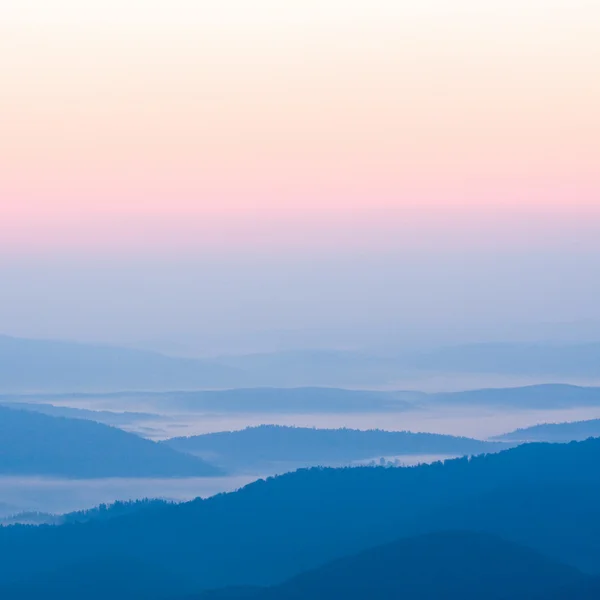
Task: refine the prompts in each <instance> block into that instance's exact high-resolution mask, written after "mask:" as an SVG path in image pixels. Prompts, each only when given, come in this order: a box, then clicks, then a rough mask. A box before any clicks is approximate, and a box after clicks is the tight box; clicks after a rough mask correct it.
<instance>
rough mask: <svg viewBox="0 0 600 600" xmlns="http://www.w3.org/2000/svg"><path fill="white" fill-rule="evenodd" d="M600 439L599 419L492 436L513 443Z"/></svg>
mask: <svg viewBox="0 0 600 600" xmlns="http://www.w3.org/2000/svg"><path fill="white" fill-rule="evenodd" d="M591 437H600V419H590V420H588V421H573V422H569V423H541V424H540V425H533V426H532V427H525V428H522V429H516V430H515V431H511V432H509V433H504V434H502V435H497V436H494V438H492V439H494V440H498V441H515V442H574V441H575V442H578V441H583V440H587V439H588V438H591Z"/></svg>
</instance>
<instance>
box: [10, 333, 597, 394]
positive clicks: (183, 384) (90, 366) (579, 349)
mask: <svg viewBox="0 0 600 600" xmlns="http://www.w3.org/2000/svg"><path fill="white" fill-rule="evenodd" d="M431 373H440V374H446V375H447V374H452V373H454V374H464V373H467V374H468V373H472V374H476V373H479V374H501V375H513V376H519V377H523V376H531V377H538V378H539V377H543V378H546V379H548V378H550V379H553V380H557V379H558V380H560V379H562V378H582V379H585V380H595V379H598V380H599V381H600V342H598V343H585V344H551V343H546V344H542V343H539V344H520V343H515V344H508V343H504V344H489V343H488V344H471V345H463V346H454V347H442V348H438V349H435V350H431V351H428V352H421V351H415V352H407V351H405V352H402V353H397V354H393V353H392V354H390V355H375V354H371V353H368V352H358V351H349V350H296V351H287V352H273V353H270V354H269V353H266V354H248V355H240V356H218V357H213V358H210V359H198V358H185V357H180V356H170V355H165V354H160V353H157V352H154V351H150V350H142V349H134V348H130V347H118V346H108V345H95V344H89V343H87V344H86V343H76V342H66V341H50V340H33V339H23V338H14V337H9V336H0V392H5V393H6V392H51V391H62V392H65V391H92V390H93V391H120V390H126V389H140V390H173V389H180V390H181V389H187V390H193V389H223V388H234V387H235V388H239V387H246V388H248V387H255V386H262V387H266V386H271V387H315V386H336V387H361V388H364V387H369V386H372V387H376V386H383V385H385V386H387V387H389V386H391V385H397V384H398V382H400V381H403V380H404V381H407V380H408V381H410V380H411V378H413V377H414V376H415V375H420V376H429V375H430V374H431ZM407 378H408V379H407Z"/></svg>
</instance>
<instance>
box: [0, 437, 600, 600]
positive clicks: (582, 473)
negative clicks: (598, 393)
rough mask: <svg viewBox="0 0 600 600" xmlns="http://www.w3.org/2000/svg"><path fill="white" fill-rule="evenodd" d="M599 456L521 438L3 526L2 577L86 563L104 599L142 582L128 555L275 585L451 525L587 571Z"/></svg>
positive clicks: (597, 548) (592, 445)
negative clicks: (99, 513)
mask: <svg viewBox="0 0 600 600" xmlns="http://www.w3.org/2000/svg"><path fill="white" fill-rule="evenodd" d="M599 461H600V439H590V440H587V441H584V442H573V443H570V444H525V445H522V446H519V447H517V448H513V449H510V450H506V451H503V452H499V453H497V454H487V455H482V456H478V457H472V458H462V459H456V460H450V461H446V462H444V463H435V464H432V465H422V466H418V467H412V468H372V467H362V468H346V469H331V468H320V469H304V470H299V471H296V472H294V473H290V474H286V475H283V476H279V477H274V478H270V479H268V480H265V481H262V480H261V481H257V482H255V483H253V484H250V485H248V486H246V487H244V488H243V489H241V490H239V491H237V492H234V493H228V494H220V495H217V496H214V497H212V498H209V499H206V500H200V499H198V500H195V501H193V502H189V503H183V504H177V505H165V506H159V507H157V508H156V509H153V510H151V511H139V512H133V513H131V514H127V515H123V516H121V517H119V518H115V519H109V520H105V521H102V522H99V521H94V520H91V521H88V522H86V523H77V524H73V525H61V526H58V527H43V526H42V527H26V526H12V527H6V528H1V529H0V588H1V586H4V588H1V589H7V586H8V587H10V588H11V590H13V591H14V590H21V592H22V593H23V595H22V596H21V598H26V597H27V596H26V594H25V592H26V591H27V586H28V585H30V583H28V582H36V581H45V580H46V579H44V578H45V577H46V575H44V574H55V575H53V577H57V578H58V579H56V578H55V579H53V583H52V586H58V589H59V588H60V586H61V585H62V586H63V587H69V586H70V585H71V584H72V582H73V581H74V580H75V581H76V580H77V579H78V577H77V573H87V574H86V580H88V581H89V580H90V577H91V575H89V573H90V570H92V571H93V568H94V565H95V566H96V569H97V570H102V574H103V575H102V576H103V577H105V579H106V580H107V581H115V579H118V581H120V582H121V584H119V585H117V586H115V587H114V589H112V591H111V597H112V598H115V599H117V598H119V599H120V598H123V599H125V598H132V597H135V594H134V592H133V591H132V590H134V589H136V585H137V586H138V588H139V587H145V585H146V584H145V582H144V581H138V579H137V578H138V577H139V572H140V571H139V569H138V570H136V569H134V568H132V570H131V573H129V572H128V571H127V569H126V568H125V569H124V568H123V567H122V565H123V564H125V565H127V564H128V562H129V561H131V562H132V563H133V564H135V565H147V566H148V568H151V569H152V574H153V576H154V575H155V574H158V573H166V574H175V577H176V579H177V580H178V581H180V582H182V585H183V586H184V588H185V589H180V592H181V593H180V592H178V594H179V595H182V594H183V595H185V594H187V593H188V591H187V590H189V588H192V587H193V588H194V589H195V590H197V592H196V593H200V592H202V591H203V590H210V589H217V588H227V587H230V588H231V587H236V586H250V587H253V586H259V587H260V586H267V587H269V586H278V585H280V584H283V583H284V582H285V581H287V580H291V579H292V578H295V577H296V576H299V575H300V574H302V573H306V572H310V571H311V570H314V569H319V568H321V567H323V566H325V565H327V564H328V563H330V562H331V561H336V560H338V559H342V558H344V557H349V556H352V555H355V554H359V553H361V552H363V551H365V550H368V549H369V548H375V547H376V546H381V545H385V544H390V543H394V542H395V541H397V540H399V539H402V538H410V537H415V536H416V537H418V536H422V535H425V534H429V533H431V534H437V533H442V532H448V531H455V532H456V531H458V532H473V533H485V534H489V535H492V536H500V537H501V538H503V539H504V540H505V541H507V542H511V543H514V544H517V545H519V546H526V547H528V548H530V549H531V550H533V551H535V552H537V553H541V554H542V555H544V556H545V557H547V558H548V559H549V560H550V561H554V563H556V562H560V563H563V564H564V565H567V566H570V567H573V568H575V569H577V570H579V571H582V572H584V573H589V574H591V575H598V574H600V545H599V544H598V540H599V539H600V513H599V512H598V509H597V507H598V503H599V502H600V471H599V470H598V468H597V465H598V463H599ZM456 551H457V552H458V551H459V550H456ZM448 554H449V556H448V557H447V560H452V559H453V557H452V552H451V551H449V552H448ZM517 556H519V555H518V553H517ZM516 562H517V563H518V562H521V560H520V559H519V560H517V561H516ZM115 564H117V565H119V566H118V567H111V566H110V565H115ZM429 564H430V563H429ZM467 564H468V563H467ZM476 564H477V563H476V562H475V563H474V565H476ZM414 568H416V567H414ZM436 568H437V567H436ZM439 568H440V569H442V572H443V566H440V567H439ZM490 568H491V567H490ZM113 569H114V570H113ZM571 572H572V571H571ZM57 573H58V574H60V573H62V574H63V575H60V576H59V575H56V574H57ZM427 573H428V572H427V571H423V577H424V579H425V578H426V577H427ZM472 574H473V577H476V574H477V568H476V567H474V568H473V571H472ZM97 577H99V575H98V574H97ZM61 578H62V579H61ZM136 581H138V583H137V584H136ZM61 582H62V583H61ZM423 585H429V584H428V583H423ZM497 585H500V584H499V582H498V581H497V578H495V577H494V578H492V581H491V582H490V586H492V587H493V586H497ZM582 585H583V583H582ZM585 585H587V583H585ZM159 587H160V586H158V584H157V589H159ZM145 589H146V588H145ZM423 589H428V588H423ZM80 590H81V588H80ZM540 590H541V588H540ZM121 591H123V593H121ZM541 591H542V590H541ZM11 593H13V592H11ZM14 593H16V592H14ZM176 595H177V594H172V596H176ZM7 597H10V596H7ZM13 597H19V596H18V594H17V596H13ZM56 597H61V598H63V597H68V596H67V595H63V596H60V595H58V596H56ZM300 597H302V596H300ZM408 597H409V598H410V596H408ZM413 597H414V598H424V597H428V596H426V595H424V594H422V595H421V596H418V595H417V596H413ZM467 597H468V596H467ZM492 597H493V596H492ZM510 597H512V596H507V598H510ZM566 597H569V596H566ZM571 597H572V596H571Z"/></svg>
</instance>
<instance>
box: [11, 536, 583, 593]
mask: <svg viewBox="0 0 600 600" xmlns="http://www.w3.org/2000/svg"><path fill="white" fill-rule="evenodd" d="M102 573H107V576H104V577H103V576H102ZM136 580H137V581H139V584H138V585H137V586H134V585H132V582H133V581H136ZM593 581H594V580H593V578H592V577H590V576H588V575H585V574H583V573H582V572H580V571H578V570H577V569H575V568H573V567H569V566H566V565H563V564H561V563H559V562H557V561H554V560H551V559H549V558H547V557H545V556H543V555H541V554H539V553H537V552H535V551H533V550H530V549H528V548H525V547H522V546H519V545H517V544H514V543H511V542H506V541H504V540H502V539H500V538H498V537H495V536H489V535H484V534H475V533H469V532H447V533H437V534H432V535H425V536H419V537H415V538H407V539H401V540H398V541H396V542H393V543H390V544H386V545H382V546H377V547H375V548H370V549H368V550H365V551H363V552H361V553H359V554H357V555H353V556H349V557H345V558H341V559H338V560H336V561H332V562H330V563H327V564H325V565H323V566H321V567H319V568H317V569H314V570H311V571H308V572H305V573H302V574H300V575H298V576H296V577H294V578H292V579H290V580H288V581H286V582H284V583H282V584H280V585H277V586H274V587H270V588H257V587H254V588H252V587H240V588H226V589H222V590H214V591H210V592H206V593H201V594H200V595H195V596H187V594H186V592H187V591H188V590H189V589H190V588H191V587H192V584H191V583H190V581H189V580H188V579H187V578H185V577H183V578H182V577H181V576H178V574H177V573H176V572H174V571H172V572H168V571H165V570H164V569H163V568H161V567H158V568H157V567H156V565H153V564H152V563H145V564H143V563H137V562H136V561H132V560H130V559H127V560H123V561H120V562H118V563H115V564H111V563H110V562H104V563H98V564H91V563H87V564H79V565H76V566H74V567H73V568H72V569H70V570H69V571H65V570H62V571H61V570H58V571H55V572H52V573H48V574H44V575H43V576H41V577H39V578H36V580H35V581H31V582H29V583H27V584H25V585H19V586H10V585H9V586H5V587H4V588H0V594H1V597H2V598H3V600H34V599H38V598H57V599H58V598H60V599H61V600H78V599H79V598H80V597H81V596H80V595H79V594H81V590H82V589H85V590H86V592H85V597H86V599H88V600H104V599H106V598H109V597H114V595H115V590H116V591H117V593H118V594H120V595H121V597H123V596H124V594H127V596H126V597H127V598H128V600H136V599H139V600H142V599H145V600H153V599H155V600H159V599H162V600H165V599H169V598H176V597H180V598H183V597H184V596H183V594H186V600H192V598H193V599H194V600H248V599H252V600H330V599H336V598H340V599H341V598H343V599H344V600H396V599H399V598H400V599H402V600H422V599H425V598H432V599H433V598H435V599H436V600H456V599H460V600H480V599H481V598H485V599H486V600H536V599H538V600H543V599H545V598H547V597H548V596H549V594H551V593H555V592H556V590H573V589H585V588H586V587H588V588H589V587H590V586H591V585H592V582H593ZM565 600H566V597H565Z"/></svg>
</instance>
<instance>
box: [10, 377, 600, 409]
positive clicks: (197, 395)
mask: <svg viewBox="0 0 600 600" xmlns="http://www.w3.org/2000/svg"><path fill="white" fill-rule="evenodd" d="M57 400H60V401H61V403H65V404H73V405H76V404H77V403H84V405H85V406H86V407H89V406H94V403H98V405H100V406H103V407H105V406H110V407H111V408H112V407H114V408H115V409H116V410H124V409H128V410H135V411H138V410H139V407H140V406H143V407H144V408H143V410H144V411H150V413H153V412H167V411H168V412H171V411H174V412H180V413H194V412H212V413H222V414H227V413H232V412H233V413H248V414H249V413H279V414H284V413H293V414H307V413H310V414H313V413H373V412H402V411H411V410H437V409H439V407H446V408H447V407H455V406H464V407H485V408H494V409H503V410H504V409H506V410H518V409H531V410H535V409H555V408H575V407H590V406H600V387H580V386H574V385H564V384H544V385H531V386H524V387H515V388H490V389H481V390H472V391H463V392H450V393H437V394H427V393H423V392H414V391H378V390H349V389H343V388H324V387H299V388H263V387H254V388H236V389H224V390H188V391H185V390H184V391H182V390H175V391H168V392H166V391H162V392H152V391H120V392H109V393H83V392H80V393H61V394H42V393H38V394H28V395H19V396H15V395H14V394H12V395H6V394H5V395H4V396H0V402H3V403H7V402H16V401H19V402H28V403H38V404H52V403H54V402H56V401H57ZM131 407H135V408H131Z"/></svg>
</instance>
